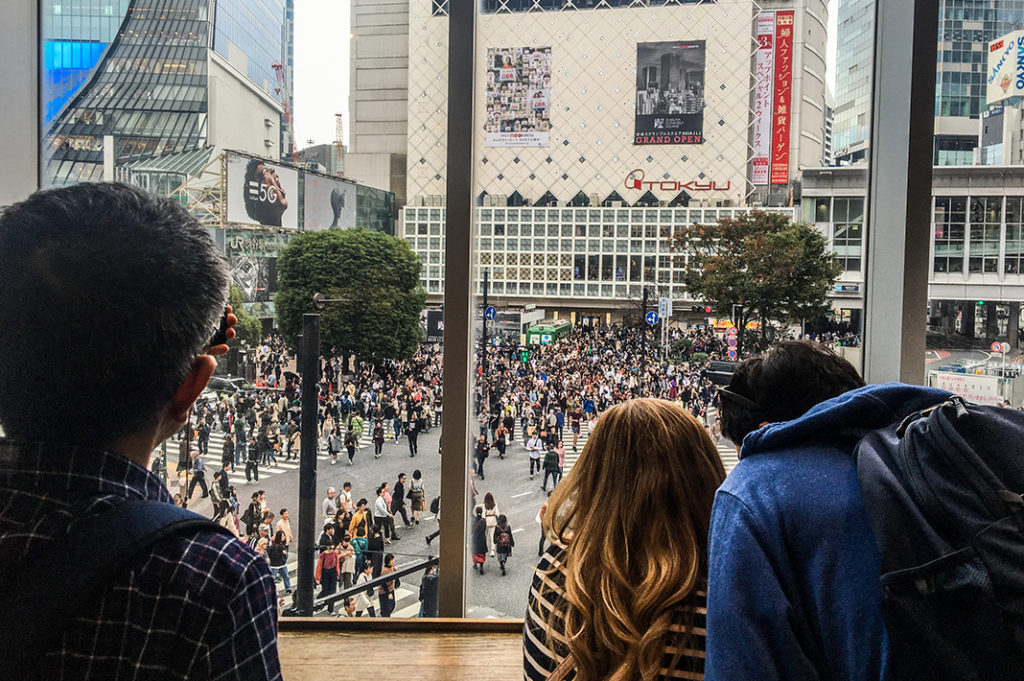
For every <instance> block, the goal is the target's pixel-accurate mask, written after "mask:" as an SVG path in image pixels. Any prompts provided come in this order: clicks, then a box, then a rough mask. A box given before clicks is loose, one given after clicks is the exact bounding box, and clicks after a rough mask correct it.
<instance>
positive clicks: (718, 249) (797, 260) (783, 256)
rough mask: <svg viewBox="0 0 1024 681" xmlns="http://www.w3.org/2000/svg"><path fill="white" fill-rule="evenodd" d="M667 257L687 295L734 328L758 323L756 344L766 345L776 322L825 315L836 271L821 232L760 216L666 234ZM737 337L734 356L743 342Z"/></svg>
mask: <svg viewBox="0 0 1024 681" xmlns="http://www.w3.org/2000/svg"><path fill="white" fill-rule="evenodd" d="M672 251H673V253H674V254H675V262H676V265H677V266H682V265H685V266H686V268H687V269H686V272H685V274H684V275H683V281H684V283H685V284H686V287H687V289H688V290H689V291H690V293H692V294H694V295H697V296H700V297H701V298H703V299H704V300H705V301H706V302H707V303H708V304H709V305H711V306H713V307H714V308H715V310H717V311H718V313H719V314H724V315H729V316H731V317H734V322H735V323H736V325H737V326H738V327H739V328H740V329H746V326H747V323H748V322H750V321H753V320H758V321H760V323H761V338H760V341H761V342H762V343H765V342H768V341H771V340H773V338H772V333H773V329H774V326H775V324H776V323H786V322H796V321H800V320H802V319H815V318H818V317H821V316H823V315H825V314H826V313H827V312H828V309H829V301H828V294H829V292H830V291H831V290H833V286H834V285H835V282H836V279H838V278H839V275H840V274H842V271H843V267H842V265H841V264H840V262H839V260H838V258H836V256H835V254H833V253H831V252H829V251H828V242H827V241H826V239H825V237H824V235H822V234H821V232H819V231H818V230H816V229H815V228H814V227H812V226H810V225H806V224H801V223H793V222H791V221H790V219H789V218H788V217H787V216H785V215H783V214H781V213H768V212H764V211H750V212H748V213H744V214H742V215H740V216H739V217H736V218H722V219H720V220H718V222H717V223H715V224H711V225H698V224H693V225H690V226H687V227H684V228H682V229H681V230H679V231H678V232H676V233H675V234H674V235H673V236H672ZM734 306H735V307H734ZM744 336H745V334H740V336H739V341H738V342H739V346H738V349H739V352H740V353H742V351H743V345H744V343H745V341H746V342H747V343H749V342H750V340H749V338H747V339H745V337H744Z"/></svg>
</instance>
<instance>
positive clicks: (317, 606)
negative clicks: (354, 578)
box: [281, 551, 439, 617]
mask: <svg viewBox="0 0 1024 681" xmlns="http://www.w3.org/2000/svg"><path fill="white" fill-rule="evenodd" d="M373 553H377V552H375V551H364V552H363V555H367V554H373ZM392 555H393V554H392ZM438 562H439V560H438V557H437V556H430V557H428V558H426V559H425V560H421V561H418V562H416V563H412V564H410V565H406V566H403V567H400V568H398V569H397V570H395V571H394V572H389V573H388V574H386V575H381V576H380V577H374V578H373V579H370V580H368V581H366V582H363V583H362V584H360V585H358V586H355V585H353V586H351V587H349V588H347V589H341V590H340V591H336V592H335V593H333V594H329V595H327V596H323V597H321V598H316V599H314V600H313V612H314V613H316V612H320V611H322V610H325V609H326V610H333V609H334V606H335V605H336V604H338V603H344V602H345V599H346V598H350V597H352V596H355V595H357V594H358V593H359V592H361V591H366V590H367V589H371V590H372V589H375V588H376V587H378V586H383V585H385V584H387V583H388V582H390V581H392V580H395V579H400V578H402V577H405V576H406V575H412V574H416V573H417V572H423V571H425V570H426V569H427V568H429V567H431V566H433V565H437V564H438ZM281 614H282V615H284V616H286V617H301V616H303V613H302V611H301V610H300V609H299V607H298V605H297V604H296V603H293V604H292V605H291V606H289V607H287V608H285V609H284V610H283V611H282V612H281Z"/></svg>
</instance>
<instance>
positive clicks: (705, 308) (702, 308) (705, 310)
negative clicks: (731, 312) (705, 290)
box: [690, 305, 711, 314]
mask: <svg viewBox="0 0 1024 681" xmlns="http://www.w3.org/2000/svg"><path fill="white" fill-rule="evenodd" d="M690 310H691V311H693V312H698V313H702V314H711V306H710V305H694V306H692V307H691V308H690Z"/></svg>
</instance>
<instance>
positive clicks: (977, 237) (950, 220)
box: [802, 165, 1024, 347]
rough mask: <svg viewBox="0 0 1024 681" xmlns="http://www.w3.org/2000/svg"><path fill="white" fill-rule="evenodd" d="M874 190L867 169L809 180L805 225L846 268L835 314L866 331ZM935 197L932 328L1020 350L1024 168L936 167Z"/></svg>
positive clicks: (829, 172) (815, 174)
mask: <svg viewBox="0 0 1024 681" xmlns="http://www.w3.org/2000/svg"><path fill="white" fill-rule="evenodd" d="M866 188H867V169H866V168H865V167H864V166H863V165H862V166H859V167H858V166H854V167H840V168H821V169H817V170H806V171H804V175H803V185H802V190H803V220H804V221H806V222H810V223H813V224H815V225H816V226H817V227H818V229H820V230H821V231H822V232H823V233H824V234H825V236H826V237H827V238H828V239H829V244H830V245H831V246H832V248H833V250H834V251H835V252H836V253H837V254H838V255H839V258H840V260H841V261H842V263H843V265H844V269H845V271H844V272H843V275H842V276H841V277H840V279H839V281H838V282H837V284H836V290H835V293H834V295H833V301H832V304H833V308H834V310H835V311H836V315H837V318H838V319H840V320H842V321H848V322H851V323H853V324H854V325H855V326H856V327H858V328H859V326H860V319H861V310H862V309H863V306H864V291H863V286H864V281H865V279H864V266H863V262H864V261H863V259H864V251H863V247H864V227H865V215H864V205H865V203H864V202H865V197H866V193H867V190H866ZM932 194H933V196H932V216H931V221H932V228H931V230H930V233H931V240H930V243H929V253H930V254H931V266H930V270H929V275H928V297H929V300H930V301H931V303H930V310H929V325H930V326H931V327H933V329H934V330H935V332H936V333H941V334H943V335H947V336H948V335H956V336H959V337H961V338H962V340H963V342H964V343H966V344H970V343H971V342H973V341H978V343H979V344H981V345H987V342H986V341H991V340H993V339H998V340H1006V341H1009V342H1010V343H1012V344H1014V346H1015V347H1016V344H1017V343H1018V341H1019V337H1018V329H1019V327H1020V319H1021V318H1020V312H1021V301H1022V300H1024V231H1022V230H1024V166H1015V167H1008V166H1002V167H988V166H963V167H941V166H940V167H936V168H935V169H934V180H933V189H932ZM941 347H955V346H950V345H948V343H946V344H943V345H941Z"/></svg>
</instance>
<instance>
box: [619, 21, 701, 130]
mask: <svg viewBox="0 0 1024 681" xmlns="http://www.w3.org/2000/svg"><path fill="white" fill-rule="evenodd" d="M705 65H706V54H705V41H703V40H692V41H680V42H658V43H637V46H636V114H635V117H634V123H635V132H634V135H633V143H634V144H703V143H704V107H705V100H704V71H705Z"/></svg>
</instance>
